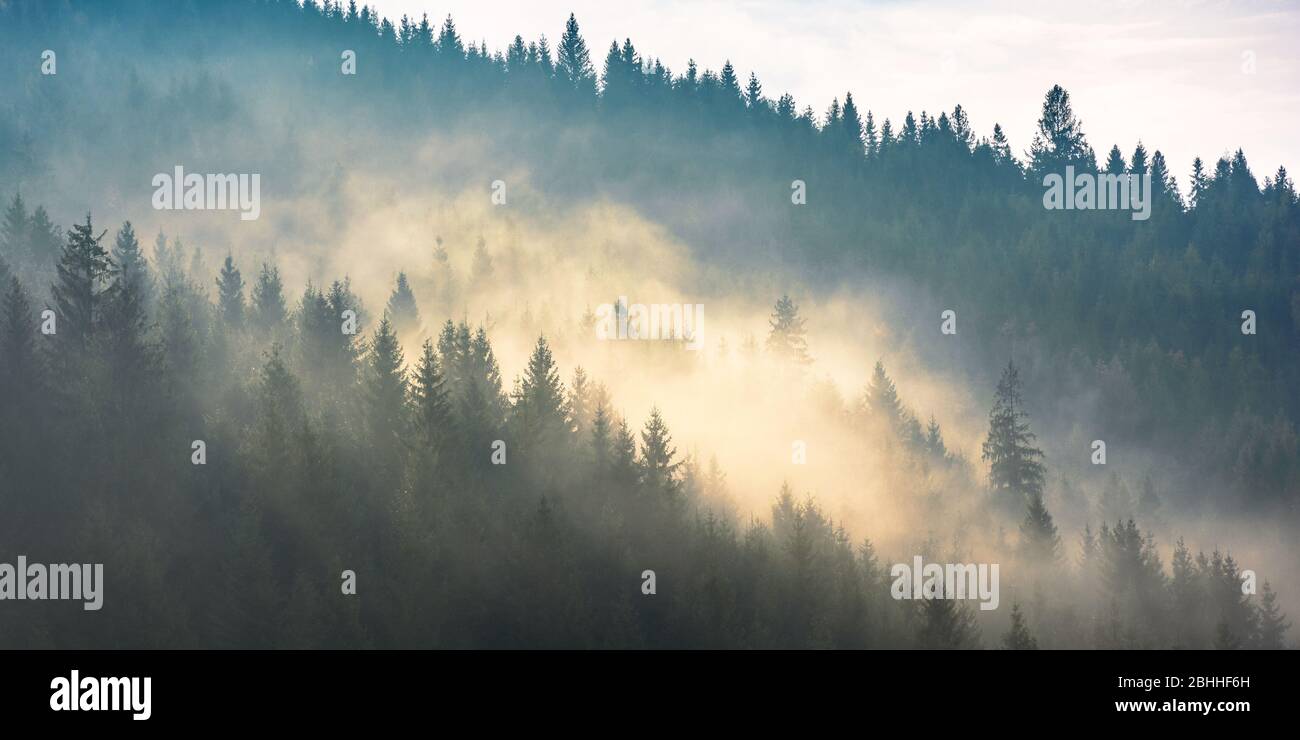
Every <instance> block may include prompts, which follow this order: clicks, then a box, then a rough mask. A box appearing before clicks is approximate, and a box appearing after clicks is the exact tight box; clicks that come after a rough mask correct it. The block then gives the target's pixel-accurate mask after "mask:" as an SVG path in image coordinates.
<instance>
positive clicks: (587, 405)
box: [568, 367, 592, 439]
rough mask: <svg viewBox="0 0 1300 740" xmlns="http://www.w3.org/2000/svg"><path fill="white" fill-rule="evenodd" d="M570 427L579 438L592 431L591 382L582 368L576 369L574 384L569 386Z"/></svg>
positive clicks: (574, 371)
mask: <svg viewBox="0 0 1300 740" xmlns="http://www.w3.org/2000/svg"><path fill="white" fill-rule="evenodd" d="M568 408H569V427H570V428H571V429H572V430H573V433H574V434H576V435H578V438H579V439H581V438H582V437H584V436H586V435H587V433H588V431H589V430H590V429H591V421H592V395H591V382H590V381H588V380H587V373H586V371H585V370H583V369H582V368H581V367H577V368H574V370H573V382H571V383H570V384H569V399H568Z"/></svg>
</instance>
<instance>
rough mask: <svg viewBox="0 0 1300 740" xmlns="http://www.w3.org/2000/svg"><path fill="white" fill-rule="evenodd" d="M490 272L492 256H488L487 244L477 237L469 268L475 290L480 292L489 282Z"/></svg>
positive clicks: (490, 278)
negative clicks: (472, 260)
mask: <svg viewBox="0 0 1300 740" xmlns="http://www.w3.org/2000/svg"><path fill="white" fill-rule="evenodd" d="M492 272H493V268H492V255H490V254H488V250H487V242H486V241H485V240H484V239H483V237H479V240H478V245H477V246H475V247H474V263H473V265H472V266H471V268H470V279H471V280H472V281H473V282H474V286H475V287H476V288H478V289H480V290H482V289H483V288H485V287H487V285H488V284H489V283H490V282H491V280H492Z"/></svg>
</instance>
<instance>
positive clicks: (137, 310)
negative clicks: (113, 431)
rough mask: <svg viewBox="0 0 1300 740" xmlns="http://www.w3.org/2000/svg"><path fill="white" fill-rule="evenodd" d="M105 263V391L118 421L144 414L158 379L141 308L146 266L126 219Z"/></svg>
mask: <svg viewBox="0 0 1300 740" xmlns="http://www.w3.org/2000/svg"><path fill="white" fill-rule="evenodd" d="M114 253H115V254H117V255H119V258H118V259H119V260H120V261H118V260H114V261H112V262H110V268H109V270H110V274H111V276H112V284H111V285H110V286H109V288H108V289H107V291H106V292H105V301H104V311H103V329H104V331H103V336H104V343H103V348H102V352H103V356H104V360H105V364H106V367H107V369H108V372H109V377H108V391H107V392H106V395H107V397H108V402H109V403H110V404H111V411H112V412H113V413H114V414H115V415H116V416H117V417H118V418H120V419H125V418H128V417H137V416H138V415H139V414H144V413H146V409H145V408H144V407H145V406H146V405H147V404H146V399H147V398H150V397H152V394H153V388H154V384H155V382H156V379H157V377H156V376H157V370H158V356H157V352H156V348H155V346H154V345H153V342H152V340H151V339H150V338H149V330H150V327H149V317H148V314H147V311H146V306H147V293H146V290H148V288H147V287H146V286H147V285H148V283H147V278H148V273H147V272H146V270H147V269H148V267H147V266H146V265H145V264H144V262H143V257H142V256H141V254H140V245H139V243H138V242H136V239H135V233H134V231H133V230H132V229H131V224H130V222H127V223H126V224H124V225H123V227H122V230H121V231H119V232H118V237H117V244H116V245H115V248H114Z"/></svg>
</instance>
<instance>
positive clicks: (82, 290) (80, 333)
mask: <svg viewBox="0 0 1300 740" xmlns="http://www.w3.org/2000/svg"><path fill="white" fill-rule="evenodd" d="M103 236H104V235H103V234H100V235H99V236H95V235H94V229H93V227H92V226H91V223H90V214H89V213H87V214H86V223H84V224H77V225H76V226H73V227H72V230H71V231H70V232H68V243H67V245H65V246H64V248H63V256H62V257H60V258H59V266H58V282H56V283H55V285H54V287H53V289H52V293H53V296H54V305H55V313H56V315H57V329H56V332H55V334H56V336H57V337H58V342H59V344H60V345H62V346H67V347H72V348H76V350H78V351H82V352H84V351H85V349H86V348H87V346H88V345H89V343H90V340H91V338H92V337H93V336H94V333H95V330H96V328H97V326H98V324H99V321H100V319H101V313H102V311H103V304H104V299H103V294H104V291H105V289H106V287H107V280H108V277H109V272H110V268H111V262H110V261H109V258H108V253H107V252H105V251H104V248H103V246H101V245H100V240H101V239H102V238H103ZM65 359H67V358H66V356H65Z"/></svg>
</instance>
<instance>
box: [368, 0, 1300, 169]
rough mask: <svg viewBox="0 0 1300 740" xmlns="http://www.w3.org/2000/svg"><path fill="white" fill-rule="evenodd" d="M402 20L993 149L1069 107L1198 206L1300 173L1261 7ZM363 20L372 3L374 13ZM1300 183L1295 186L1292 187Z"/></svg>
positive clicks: (940, 8)
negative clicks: (1212, 186) (1197, 176)
mask: <svg viewBox="0 0 1300 740" xmlns="http://www.w3.org/2000/svg"><path fill="white" fill-rule="evenodd" d="M366 2H369V3H370V4H371V6H372V7H377V8H378V9H379V10H380V11H381V12H382V13H383V14H384V15H386V16H388V17H390V18H392V19H394V21H396V19H398V18H400V17H401V16H402V14H408V15H410V16H412V17H414V18H419V17H420V15H422V14H424V13H427V14H428V15H429V17H430V19H431V22H432V21H435V20H436V21H439V22H441V19H443V18H445V17H446V16H447V14H448V13H450V14H451V15H452V16H453V17H454V19H455V21H456V26H457V29H458V30H459V31H460V33H461V36H462V37H463V38H465V39H466V40H467V41H469V40H474V41H486V42H487V45H488V48H489V49H490V50H493V51H496V50H498V49H504V48H505V46H506V45H507V44H508V43H509V41H510V40H511V39H513V38H514V36H515V34H520V35H522V36H523V37H524V38H525V40H532V39H535V38H536V37H538V36H540V35H541V34H546V37H547V38H548V39H549V40H550V41H551V45H552V48H553V47H554V45H555V42H556V40H557V39H558V38H559V37H560V34H561V33H562V32H563V29H564V21H565V20H566V19H567V18H568V14H569V13H570V12H573V13H575V14H576V15H577V19H578V23H579V25H580V27H581V30H582V35H583V38H585V39H586V41H587V45H588V47H589V48H591V49H592V62H593V64H595V65H596V67H597V71H599V70H600V66H601V64H602V62H603V59H604V56H605V51H606V50H607V49H608V48H609V44H610V41H612V40H615V39H618V40H619V41H620V42H621V41H622V40H623V39H624V38H629V37H630V38H631V39H632V43H633V45H634V46H636V47H637V49H638V51H639V52H640V53H641V54H642V55H643V56H647V57H657V58H659V59H660V60H662V61H663V63H664V64H665V65H666V66H668V67H669V68H671V69H672V70H673V71H674V73H679V72H681V71H684V70H685V68H686V62H687V60H689V59H692V58H693V59H694V60H695V61H696V63H697V64H698V65H699V67H700V69H701V70H703V69H706V68H711V69H714V70H717V69H720V68H721V67H722V65H723V63H724V62H725V61H726V60H728V59H730V60H731V62H732V64H733V65H734V66H735V67H736V70H737V72H738V74H739V75H740V76H741V78H742V79H746V78H748V76H749V73H750V72H751V71H753V72H754V73H756V74H757V75H758V78H759V81H760V82H761V83H762V84H763V91H764V94H765V95H766V96H768V97H770V98H773V99H775V98H776V97H778V96H779V95H780V94H781V93H783V92H790V93H791V94H792V95H794V96H795V101H796V103H797V106H798V108H799V109H802V108H803V107H804V105H811V106H812V107H813V110H814V111H816V112H817V113H818V114H819V115H821V114H823V113H824V111H825V110H826V108H827V107H828V106H829V105H830V102H831V99H832V98H835V97H839V98H840V99H843V96H844V93H845V91H850V92H852V93H853V97H854V100H855V101H856V102H857V104H858V106H859V108H861V109H863V110H864V111H865V110H871V111H873V112H874V114H875V116H876V119H877V122H880V121H883V119H884V118H886V117H888V118H891V119H893V120H894V121H895V122H896V123H897V122H899V121H901V119H902V118H903V117H904V116H905V115H906V114H907V111H908V110H912V111H915V112H916V113H917V115H918V116H919V115H920V111H922V110H926V111H929V112H931V113H932V114H933V113H937V112H938V111H941V110H942V111H951V110H952V108H953V106H954V105H956V104H958V103H960V104H961V105H962V106H963V107H965V108H966V110H967V112H968V114H969V115H970V119H971V123H972V125H973V126H974V127H975V130H976V132H977V134H979V135H981V136H984V135H989V134H991V132H992V129H993V124H994V123H1001V124H1002V127H1003V129H1004V130H1005V131H1006V132H1007V135H1008V137H1009V138H1010V140H1011V145H1012V148H1013V149H1014V150H1015V151H1016V152H1017V153H1023V152H1024V151H1025V150H1026V149H1027V148H1028V146H1029V142H1030V138H1031V137H1032V135H1033V131H1034V126H1035V123H1036V121H1037V119H1038V115H1039V111H1040V107H1041V105H1042V100H1043V95H1044V94H1045V93H1046V91H1047V90H1048V89H1049V88H1050V87H1051V86H1052V85H1053V84H1060V85H1062V86H1064V87H1065V89H1066V90H1068V91H1069V92H1070V96H1071V99H1072V101H1073V103H1074V110H1075V113H1076V114H1078V116H1079V117H1080V118H1081V119H1082V121H1083V125H1084V132H1085V133H1086V134H1087V136H1088V139H1089V142H1090V143H1091V144H1092V145H1093V148H1094V149H1096V150H1097V153H1098V158H1099V159H1104V157H1105V155H1106V152H1108V151H1109V150H1110V147H1111V145H1112V144H1119V146H1120V149H1121V150H1122V151H1123V152H1124V155H1125V158H1126V159H1127V158H1128V157H1129V155H1130V154H1131V153H1132V151H1133V148H1134V146H1135V145H1136V144H1137V142H1138V141H1139V140H1141V141H1142V142H1143V144H1144V145H1145V146H1146V147H1147V149H1148V151H1154V150H1156V149H1159V150H1161V151H1163V152H1164V154H1165V157H1166V159H1167V160H1168V161H1169V163H1170V167H1171V168H1172V169H1173V171H1174V173H1175V174H1177V175H1178V177H1179V180H1180V183H1181V184H1182V185H1183V188H1184V190H1186V181H1187V176H1188V174H1189V173H1190V171H1191V165H1192V160H1193V159H1194V158H1195V157H1197V156H1200V157H1202V158H1203V159H1205V160H1206V161H1207V167H1208V168H1209V169H1213V161H1214V160H1215V159H1217V158H1218V157H1220V156H1223V155H1225V154H1228V153H1231V152H1232V151H1234V150H1236V149H1237V148H1238V147H1240V148H1243V149H1244V150H1245V153H1246V157H1247V159H1248V160H1249V162H1250V164H1251V169H1252V170H1253V171H1254V172H1255V175H1256V177H1257V178H1259V179H1260V181H1261V183H1262V181H1263V178H1264V176H1265V175H1271V174H1273V173H1274V172H1275V171H1276V170H1277V167H1278V165H1285V166H1287V167H1288V171H1290V172H1294V171H1296V170H1297V169H1298V168H1300V137H1297V135H1296V133H1297V128H1298V126H1297V124H1300V51H1298V50H1300V2H1296V1H1295V0H1290V1H1266V0H1251V1H1242V2H1230V1H1223V2H1202V1H1200V0H1165V1H1163V2H1159V1H1142V0H1100V1H1096V2H1093V1H1088V2H1077V1H1076V2H1056V1H1055V0H1037V1H1035V2H1023V1H1021V2H1012V1H1009V0H984V1H981V2H962V1H961V0H892V1H889V2H867V1H865V0H857V1H847V0H785V1H781V2H778V1H776V0H733V1H731V2H719V1H717V0H640V2H637V3H622V2H609V0H565V1H564V2H552V1H551V0H493V1H492V2H483V0H436V1H434V0H366ZM358 4H361V0H358ZM1292 178H1293V179H1294V175H1292Z"/></svg>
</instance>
